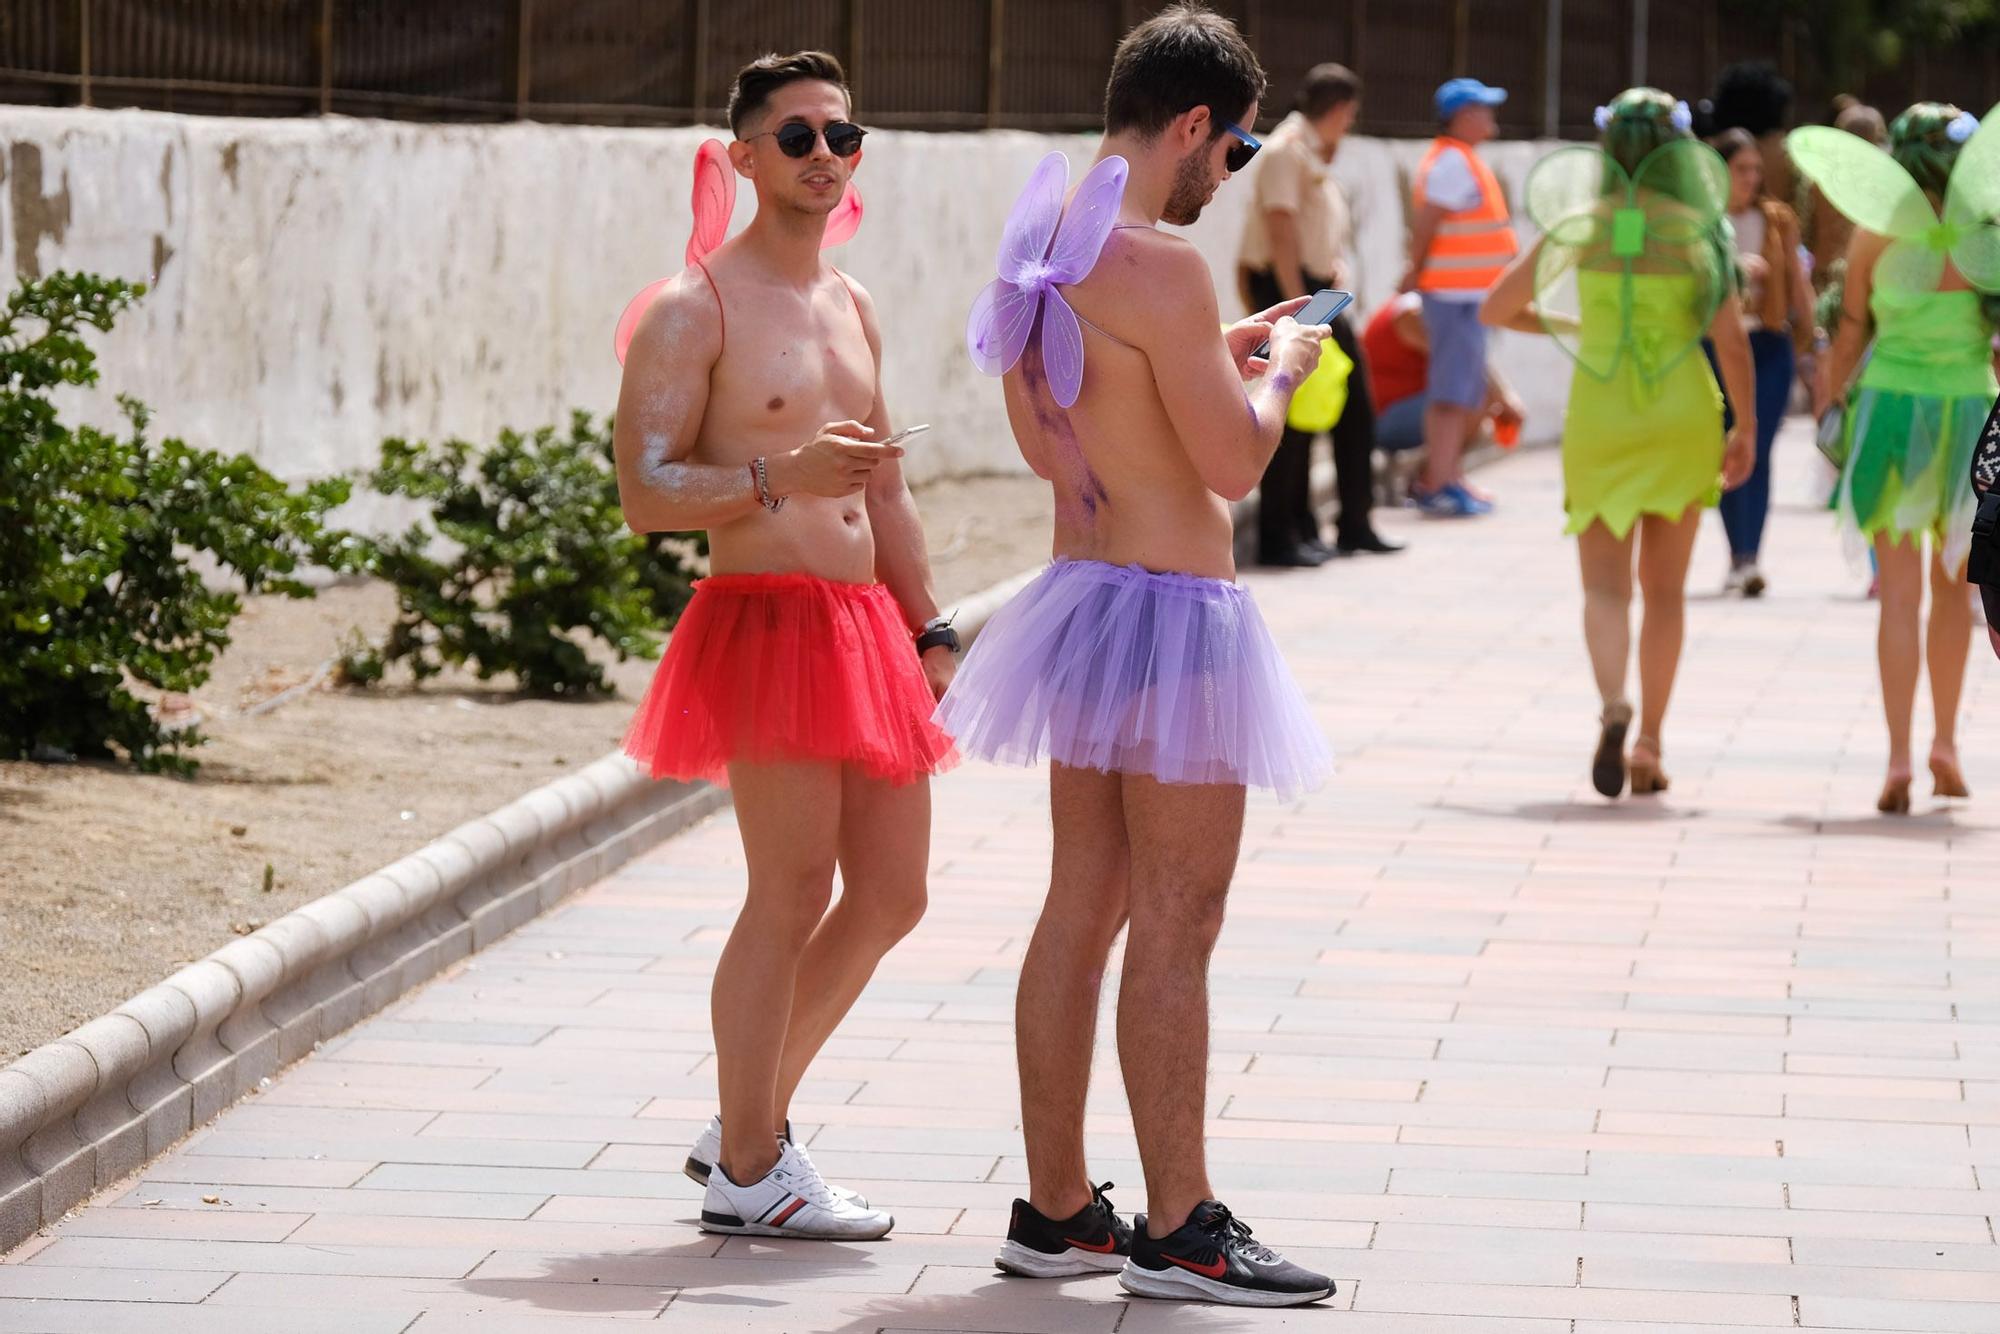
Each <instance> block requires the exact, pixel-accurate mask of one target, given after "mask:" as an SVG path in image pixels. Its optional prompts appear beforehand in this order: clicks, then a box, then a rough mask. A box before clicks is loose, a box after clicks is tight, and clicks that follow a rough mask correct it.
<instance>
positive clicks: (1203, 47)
mask: <svg viewBox="0 0 2000 1334" xmlns="http://www.w3.org/2000/svg"><path fill="white" fill-rule="evenodd" d="M1263 96H1264V67H1263V66H1262V65H1259V64H1258V63H1257V54H1256V52H1254V51H1252V50H1251V49H1250V43H1248V42H1246V41H1244V40H1243V34H1242V33H1240V32H1238V31H1237V30H1236V25H1235V24H1234V23H1231V22H1230V21H1229V20H1228V19H1226V18H1224V17H1223V16H1222V15H1220V14H1218V13H1216V12H1215V11H1214V10H1212V9H1210V8H1208V7H1207V6H1206V5H1199V4H1193V3H1183V4H1175V5H1169V6H1168V7H1167V8H1165V9H1163V10H1161V11H1160V12H1159V13H1158V14H1155V15H1154V16H1153V17H1152V18H1149V19H1147V20H1146V21H1145V22H1144V23H1141V24H1140V25H1139V26H1138V27H1136V28H1134V29H1132V31H1130V32H1128V33H1126V34H1125V38H1124V40H1123V41H1121V42H1119V43H1118V51H1117V54H1116V55H1114V56H1113V57H1112V58H1111V78H1110V80H1109V81H1108V82H1107V83H1106V84H1105V85H1104V132H1105V133H1106V134H1118V133H1121V132H1123V131H1127V130H1130V131H1135V132H1136V133H1138V134H1139V135H1140V136H1141V137H1144V138H1151V137H1152V136H1154V135H1157V134H1158V133H1160V131H1162V130H1164V129H1166V128H1167V126H1169V125H1171V124H1172V123H1173V121H1174V118H1175V117H1176V116H1179V115H1181V114H1182V113H1184V112H1187V111H1191V110H1193V109H1194V108H1195V107H1207V108H1208V109H1209V110H1210V111H1211V112H1213V113H1214V114H1215V116H1216V118H1217V119H1218V121H1219V120H1221V119H1224V118H1233V117H1237V116H1241V115H1242V114H1243V113H1244V112H1246V111H1248V110H1249V109H1250V105H1251V103H1253V102H1256V101H1257V100H1258V99H1260V98H1261V97H1263ZM1215 133H1216V134H1221V133H1222V128H1221V126H1220V125H1219V124H1218V125H1217V126H1216V128H1215Z"/></svg>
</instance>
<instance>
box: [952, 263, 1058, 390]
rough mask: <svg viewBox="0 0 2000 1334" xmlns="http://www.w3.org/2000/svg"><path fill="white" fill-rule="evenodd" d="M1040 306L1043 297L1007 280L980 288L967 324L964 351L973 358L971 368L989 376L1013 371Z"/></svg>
mask: <svg viewBox="0 0 2000 1334" xmlns="http://www.w3.org/2000/svg"><path fill="white" fill-rule="evenodd" d="M1040 304H1041V293H1039V292H1034V291H1024V290H1022V289H1021V288H1019V287H1016V286H1014V285H1013V284H1012V283H1010V282H1008V281H1007V280H1006V279H1004V278H996V279H994V280H993V281H992V282H990V283H988V284H986V286H985V287H983V288H981V289H980V292H979V296H978V297H977V298H976V299H975V300H974V301H973V303H972V315H971V317H970V318H968V319H967V320H966V322H965V350H966V351H967V352H969V353H971V354H972V364H973V365H975V366H977V367H979V369H980V370H982V371H984V372H985V373H986V374H988V375H1005V374H1006V373H1007V372H1008V371H1010V370H1013V369H1014V363H1015V362H1017V361H1019V360H1020V359H1021V349H1023V348H1025V347H1026V346H1027V345H1028V333H1029V331H1030V330H1032V329H1033V328H1034V327H1035V311H1036V309H1037V308H1038V307H1039V306H1040Z"/></svg>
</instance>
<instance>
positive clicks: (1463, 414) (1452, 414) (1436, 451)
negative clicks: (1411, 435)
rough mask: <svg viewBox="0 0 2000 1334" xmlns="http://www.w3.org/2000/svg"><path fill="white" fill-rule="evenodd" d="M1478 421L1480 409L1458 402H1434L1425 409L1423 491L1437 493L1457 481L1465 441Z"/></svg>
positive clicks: (1463, 454)
mask: <svg viewBox="0 0 2000 1334" xmlns="http://www.w3.org/2000/svg"><path fill="white" fill-rule="evenodd" d="M1478 421H1479V409H1477V408H1464V407H1460V406H1459V405H1457V404H1456V403H1431V404H1428V405H1426V406H1425V408H1424V490H1426V491H1436V490H1438V489H1440V488H1442V487H1446V486H1449V485H1451V484H1452V483H1453V482H1455V481H1457V480H1458V476H1459V472H1460V471H1461V469H1460V467H1459V461H1460V460H1461V459H1462V458H1463V457H1464V456H1465V442H1466V440H1467V439H1468V438H1470V437H1471V435H1472V428H1473V426H1474V425H1475V424H1477V422H1478Z"/></svg>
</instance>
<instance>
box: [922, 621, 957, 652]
mask: <svg viewBox="0 0 2000 1334" xmlns="http://www.w3.org/2000/svg"><path fill="white" fill-rule="evenodd" d="M940 645H942V646H943V647H945V648H948V649H950V650H951V651H952V652H953V653H956V652H958V631H956V630H954V629H952V628H951V622H950V621H948V620H946V619H945V618H944V617H942V616H933V617H931V618H930V619H929V620H928V621H925V622H924V628H923V629H922V630H919V631H918V632H917V656H919V657H922V656H923V655H924V654H926V653H928V652H930V651H931V650H932V649H934V648H937V647H939V646H940Z"/></svg>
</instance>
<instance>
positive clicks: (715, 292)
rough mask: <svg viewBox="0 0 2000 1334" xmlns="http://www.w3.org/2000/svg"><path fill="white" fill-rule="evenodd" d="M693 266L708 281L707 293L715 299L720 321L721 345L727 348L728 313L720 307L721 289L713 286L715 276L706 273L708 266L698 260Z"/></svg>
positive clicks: (716, 312)
mask: <svg viewBox="0 0 2000 1334" xmlns="http://www.w3.org/2000/svg"><path fill="white" fill-rule="evenodd" d="M694 266H695V267H696V268H697V269H700V270H701V276H702V277H704V278H706V279H707V280H708V293H709V295H710V296H712V297H714V298H715V314H716V318H717V319H719V320H721V321H722V344H723V346H724V347H727V346H728V345H729V312H728V311H727V310H726V309H724V308H723V305H722V289H721V288H720V287H717V286H716V285H715V275H714V274H712V273H710V272H709V271H708V265H706V264H704V263H702V262H701V261H700V260H696V261H695V262H694Z"/></svg>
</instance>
